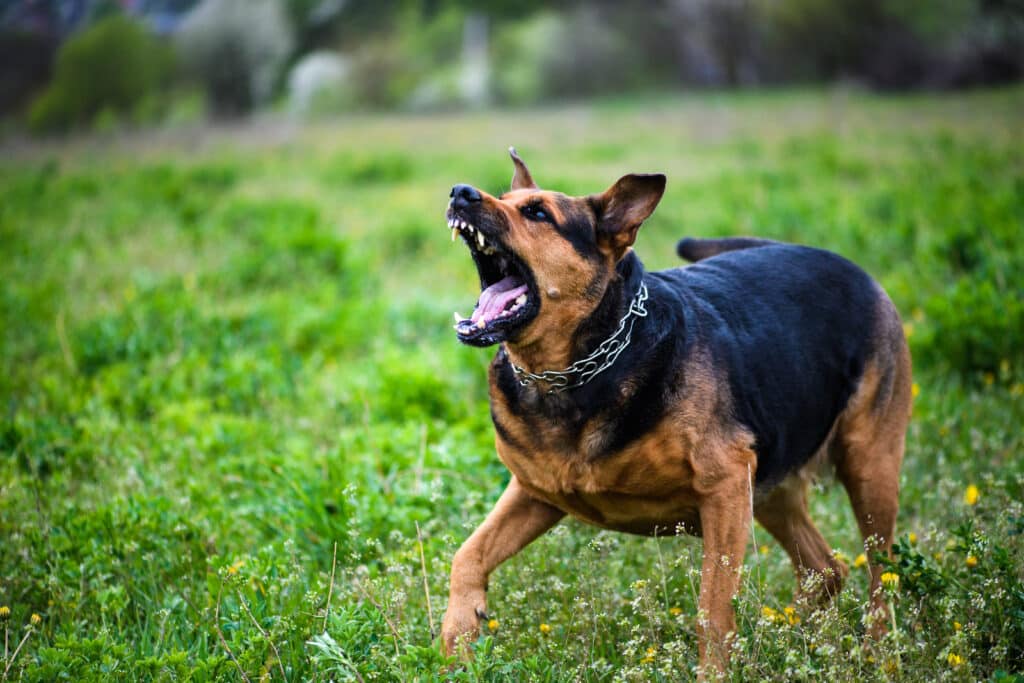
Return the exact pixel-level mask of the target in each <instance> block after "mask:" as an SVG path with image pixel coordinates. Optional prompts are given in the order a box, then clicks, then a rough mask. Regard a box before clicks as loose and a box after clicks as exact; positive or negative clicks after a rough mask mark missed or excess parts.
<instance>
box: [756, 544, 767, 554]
mask: <svg viewBox="0 0 1024 683" xmlns="http://www.w3.org/2000/svg"><path fill="white" fill-rule="evenodd" d="M757 552H759V553H761V554H762V555H767V554H768V546H766V545H762V546H761V547H760V548H758V549H757Z"/></svg>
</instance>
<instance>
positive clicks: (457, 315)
mask: <svg viewBox="0 0 1024 683" xmlns="http://www.w3.org/2000/svg"><path fill="white" fill-rule="evenodd" d="M452 315H454V316H455V322H457V323H461V322H462V321H463V320H465V318H463V317H462V316H461V315H459V312H458V311H455V312H453V313H452Z"/></svg>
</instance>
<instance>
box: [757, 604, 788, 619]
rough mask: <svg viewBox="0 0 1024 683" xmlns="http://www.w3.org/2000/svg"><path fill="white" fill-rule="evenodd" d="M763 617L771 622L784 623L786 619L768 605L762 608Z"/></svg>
mask: <svg viewBox="0 0 1024 683" xmlns="http://www.w3.org/2000/svg"><path fill="white" fill-rule="evenodd" d="M761 615H762V616H763V617H764V618H765V619H767V620H768V621H771V622H773V623H774V622H777V621H783V620H785V617H784V616H782V615H781V614H779V613H778V611H777V610H774V609H772V608H771V607H769V606H768V605H765V606H764V607H762V608H761Z"/></svg>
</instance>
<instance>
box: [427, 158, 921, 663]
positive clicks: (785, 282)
mask: <svg viewBox="0 0 1024 683" xmlns="http://www.w3.org/2000/svg"><path fill="white" fill-rule="evenodd" d="M509 153H510V155H511V157H512V162H513V164H514V167H515V170H514V174H513V178H512V186H511V189H510V190H509V191H508V192H507V193H505V194H503V195H501V196H500V197H494V196H491V195H489V194H487V193H485V192H483V191H481V190H479V189H477V188H474V187H472V186H470V185H456V186H455V187H453V188H452V191H451V195H450V201H449V203H448V209H447V219H448V226H449V228H451V230H452V240H455V239H456V237H459V236H461V237H462V240H463V241H464V242H465V244H466V245H467V246H468V247H469V251H470V254H471V255H472V258H473V261H474V262H475V264H476V268H477V272H478V274H479V278H480V286H481V290H482V291H481V294H480V297H479V300H478V302H477V305H476V308H475V310H474V312H473V314H472V316H471V317H469V318H464V317H463V316H461V315H459V314H456V315H455V331H456V335H457V337H458V339H459V341H461V342H462V343H464V344H468V345H471V346H481V347H482V346H491V345H494V344H498V345H500V346H499V348H498V351H497V353H496V355H495V357H494V360H493V361H492V363H491V365H490V368H489V383H490V409H491V417H492V420H493V423H494V430H495V433H496V438H495V442H496V446H497V452H498V456H499V457H500V458H501V460H502V461H503V462H504V464H505V465H506V466H507V467H508V469H509V470H510V472H511V479H510V481H509V484H508V487H507V488H506V489H505V491H504V493H503V494H502V495H501V497H500V498H499V500H498V502H497V504H496V505H495V507H494V509H493V510H492V511H491V513H490V514H489V515H488V516H487V518H486V519H485V520H484V522H483V523H482V524H481V525H480V527H479V528H477V529H476V531H474V532H473V534H472V535H471V536H470V537H469V539H468V540H466V542H465V543H464V544H463V545H462V546H461V547H460V548H459V550H458V551H457V552H456V553H455V556H454V558H453V559H452V566H451V580H450V594H449V601H448V609H447V611H446V613H445V617H444V621H443V625H442V631H441V637H442V642H443V646H444V648H445V650H446V652H447V653H448V654H449V655H453V654H456V655H460V656H462V657H468V656H470V654H471V653H470V651H469V647H468V645H469V643H470V642H471V641H473V640H475V639H476V637H477V636H478V634H479V628H480V626H479V623H480V621H481V620H486V619H487V611H486V610H487V604H486V591H487V582H488V577H489V575H490V574H491V572H492V571H493V570H494V569H495V568H496V567H497V566H498V565H499V564H501V563H502V562H504V561H505V560H507V559H508V558H509V557H511V556H512V555H514V554H515V553H516V552H518V551H519V550H520V549H522V548H523V547H524V546H526V545H527V544H528V543H530V542H531V541H533V540H534V539H536V538H537V537H539V536H540V535H541V534H543V533H544V532H546V531H547V530H548V529H550V528H551V527H552V526H554V525H555V524H556V523H558V521H559V520H561V519H562V518H563V517H564V516H565V515H572V516H573V517H576V518H577V519H580V520H582V521H584V522H586V523H588V524H592V525H595V526H598V527H601V528H605V529H614V530H618V531H624V532H629V533H635V534H646V535H654V534H665V533H674V532H675V531H676V530H678V529H683V530H685V531H686V532H687V533H691V534H694V535H699V536H702V537H703V545H704V547H703V559H702V563H701V582H700V595H699V608H700V615H701V616H700V618H699V619H698V621H697V635H698V652H699V660H700V669H699V670H700V671H701V672H710V671H714V670H717V671H723V670H724V669H725V667H726V666H727V664H728V658H729V642H730V636H731V634H734V633H735V630H736V623H735V615H734V611H733V606H732V600H733V598H734V596H735V595H736V594H737V591H738V589H739V581H740V574H739V569H740V566H741V564H742V562H743V556H744V552H745V549H746V546H747V539H748V538H749V537H750V529H751V524H752V523H753V520H755V519H756V520H757V521H758V522H759V523H760V524H761V525H762V526H763V527H764V528H765V529H767V530H768V532H769V533H771V535H772V536H773V537H774V538H775V539H776V540H777V541H778V542H779V543H780V544H781V545H782V547H783V548H784V549H785V550H786V552H787V553H788V555H789V557H790V558H791V560H792V562H793V565H794V568H795V570H796V573H797V578H798V580H800V579H802V578H805V577H806V575H807V574H808V573H816V574H818V575H819V576H820V579H821V580H820V582H818V585H820V586H821V588H820V591H821V595H820V596H817V597H820V599H821V601H822V602H825V601H827V600H828V599H829V598H831V597H833V596H835V595H836V594H837V593H838V592H839V590H840V588H841V586H842V583H843V579H844V577H845V575H846V574H847V568H846V567H845V566H844V565H843V564H842V563H841V562H840V561H839V560H838V559H836V558H835V557H834V556H833V553H832V551H831V549H830V547H829V545H828V543H826V541H825V539H824V538H823V537H822V535H821V533H820V532H819V531H818V529H817V528H816V527H815V525H814V523H813V522H812V521H811V519H810V517H809V516H808V509H807V488H808V482H809V480H810V479H811V477H812V475H813V471H814V469H815V467H816V465H817V464H819V463H821V462H823V461H828V462H830V463H831V464H832V465H833V466H834V468H835V472H836V475H837V478H838V479H839V481H840V482H841V483H842V484H843V486H844V487H845V489H846V492H847V494H848V496H849V499H850V503H851V504H852V507H853V512H854V515H855V517H856V520H857V524H858V526H859V527H860V532H861V534H862V536H863V538H864V541H865V544H866V547H869V549H870V550H872V551H877V553H876V552H872V553H871V559H870V560H869V569H870V573H871V595H872V597H871V601H870V606H869V610H870V611H871V613H872V615H873V618H872V619H869V620H868V623H869V633H868V636H869V637H870V636H875V637H877V636H880V635H882V634H884V633H885V630H886V622H887V621H888V606H887V604H886V602H885V600H884V599H883V595H882V591H881V578H880V577H881V573H882V566H881V565H880V563H879V558H878V557H877V555H879V554H880V555H882V556H886V555H888V554H889V553H890V550H891V546H892V543H893V535H894V532H895V524H896V513H897V508H898V492H899V470H900V465H901V462H902V459H903V451H904V441H905V438H906V431H907V425H908V422H909V419H910V412H911V362H910V352H909V350H908V348H907V343H906V339H905V338H904V334H903V327H902V324H901V321H900V317H899V314H898V313H897V311H896V308H895V306H894V305H893V304H892V302H891V301H890V299H889V297H888V296H887V295H886V293H885V292H884V290H883V289H882V287H881V286H880V285H878V284H877V283H876V282H875V281H874V280H872V279H871V277H870V276H868V275H867V274H866V273H865V272H864V271H863V270H861V269H860V268H859V267H857V266H856V265H854V264H853V263H851V262H849V261H847V260H846V259H844V258H842V257H840V256H838V255H836V254H833V253H830V252H828V251H824V250H820V249H814V248H810V247H804V246H798V245H792V244H784V243H780V242H773V241H769V240H761V239H753V238H729V239H692V238H687V239H683V240H682V241H680V242H679V244H678V247H677V251H678V252H679V255H680V256H681V257H683V258H686V259H687V260H690V261H695V263H694V264H693V265H690V266H687V267H679V268H673V269H669V270H664V271H659V272H647V271H645V270H644V267H643V264H642V263H641V262H640V259H639V258H638V257H637V255H636V253H635V252H634V250H633V248H632V247H633V244H634V242H635V241H636V238H637V233H638V231H639V229H640V226H641V225H642V224H643V222H644V221H645V220H646V219H647V218H648V217H649V216H650V215H651V214H652V213H653V211H654V210H655V208H656V207H657V205H658V203H659V202H660V200H661V197H662V195H663V193H664V191H665V184H666V178H665V176H664V175H661V174H630V175H626V176H623V177H622V178H620V179H619V180H618V181H617V182H616V183H615V184H613V185H612V186H611V187H610V188H609V189H607V190H605V191H604V192H603V193H600V194H594V195H590V196H584V197H571V196H567V195H564V194H561V193H558V192H551V191H545V190H541V189H540V188H538V186H537V185H536V183H535V182H534V180H533V177H532V176H531V174H530V171H529V169H528V168H527V166H526V164H525V163H524V162H523V161H522V159H521V158H520V157H519V156H518V154H516V151H515V149H514V148H510V149H509Z"/></svg>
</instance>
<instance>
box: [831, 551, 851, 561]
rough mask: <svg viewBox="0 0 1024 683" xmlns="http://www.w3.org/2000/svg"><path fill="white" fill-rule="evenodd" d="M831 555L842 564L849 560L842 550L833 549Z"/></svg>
mask: <svg viewBox="0 0 1024 683" xmlns="http://www.w3.org/2000/svg"><path fill="white" fill-rule="evenodd" d="M832 557H834V558H836V560H838V561H839V562H842V563H844V564H845V563H848V562H849V561H850V558H849V557H847V556H846V553H844V552H843V551H842V550H833V551H832Z"/></svg>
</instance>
